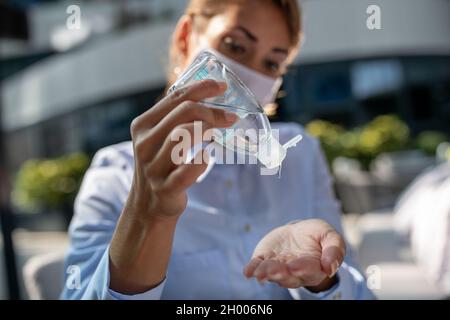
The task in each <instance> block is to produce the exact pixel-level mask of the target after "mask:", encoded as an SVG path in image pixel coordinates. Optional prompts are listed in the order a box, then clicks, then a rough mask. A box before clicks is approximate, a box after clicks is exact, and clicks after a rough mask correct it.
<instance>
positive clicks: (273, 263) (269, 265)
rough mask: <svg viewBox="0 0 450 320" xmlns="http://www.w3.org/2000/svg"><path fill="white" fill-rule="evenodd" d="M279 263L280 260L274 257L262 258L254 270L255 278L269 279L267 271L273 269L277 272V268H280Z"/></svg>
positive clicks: (260, 279) (259, 279)
mask: <svg viewBox="0 0 450 320" xmlns="http://www.w3.org/2000/svg"><path fill="white" fill-rule="evenodd" d="M280 264H281V263H280V262H278V261H277V260H274V259H266V260H263V261H262V262H261V263H260V264H259V266H258V267H257V268H256V270H255V272H254V276H255V278H256V279H258V281H267V280H269V271H270V270H275V272H278V270H280V269H281V267H280Z"/></svg>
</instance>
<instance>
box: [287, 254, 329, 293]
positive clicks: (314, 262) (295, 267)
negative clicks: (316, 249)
mask: <svg viewBox="0 0 450 320" xmlns="http://www.w3.org/2000/svg"><path fill="white" fill-rule="evenodd" d="M288 268H289V271H290V273H291V275H293V276H295V277H297V278H298V279H301V280H302V283H303V285H305V286H316V285H318V284H320V283H321V282H322V281H323V280H325V278H326V277H327V275H326V274H325V273H324V272H323V271H322V267H321V264H320V260H318V259H317V258H315V257H309V256H305V257H300V258H297V259H295V260H293V261H291V262H289V263H288Z"/></svg>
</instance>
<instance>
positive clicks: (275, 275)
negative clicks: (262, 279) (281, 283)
mask: <svg viewBox="0 0 450 320" xmlns="http://www.w3.org/2000/svg"><path fill="white" fill-rule="evenodd" d="M272 279H274V280H275V281H278V280H281V279H283V274H281V273H275V274H274V275H272Z"/></svg>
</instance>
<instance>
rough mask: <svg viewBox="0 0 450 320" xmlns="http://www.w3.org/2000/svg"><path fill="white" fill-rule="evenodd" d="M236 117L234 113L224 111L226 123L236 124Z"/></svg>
mask: <svg viewBox="0 0 450 320" xmlns="http://www.w3.org/2000/svg"><path fill="white" fill-rule="evenodd" d="M237 118H238V116H237V115H236V114H235V113H232V112H227V111H225V120H226V121H227V122H236V120H237Z"/></svg>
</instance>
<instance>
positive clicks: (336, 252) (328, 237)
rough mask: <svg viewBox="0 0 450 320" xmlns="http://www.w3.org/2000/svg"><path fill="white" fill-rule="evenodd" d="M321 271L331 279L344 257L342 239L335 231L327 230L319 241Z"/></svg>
mask: <svg viewBox="0 0 450 320" xmlns="http://www.w3.org/2000/svg"><path fill="white" fill-rule="evenodd" d="M320 244H321V246H322V257H321V264H322V270H323V271H324V272H325V273H326V274H327V275H328V276H329V277H330V278H331V277H332V276H334V275H335V274H336V272H337V270H338V269H339V267H340V265H341V264H342V262H343V261H344V257H345V251H346V248H345V242H344V239H343V238H342V237H341V235H339V233H337V232H336V231H335V230H329V231H328V232H326V233H325V235H324V237H323V238H322V241H321V243H320Z"/></svg>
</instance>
